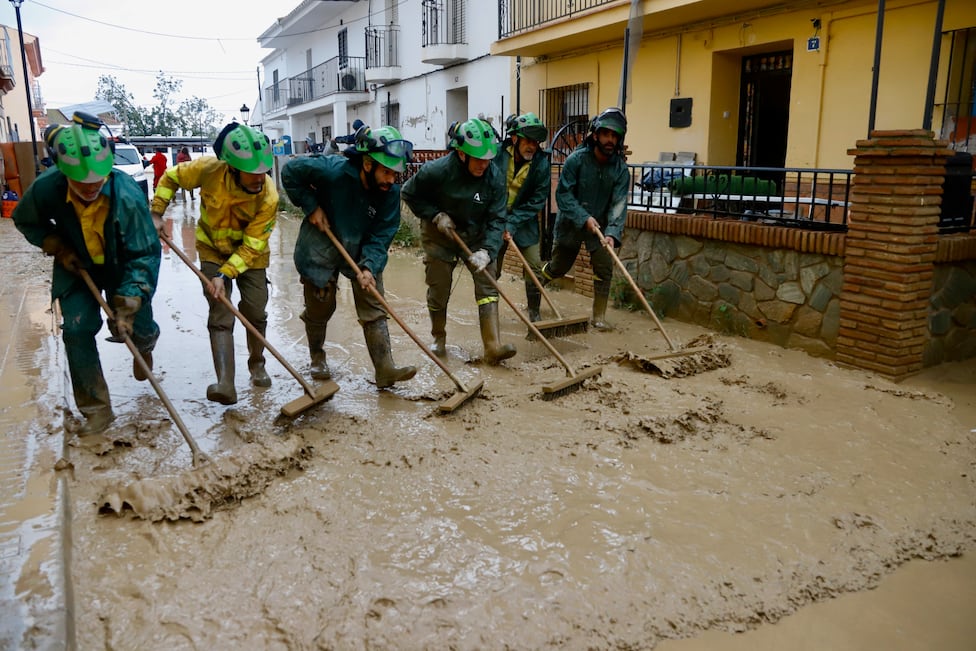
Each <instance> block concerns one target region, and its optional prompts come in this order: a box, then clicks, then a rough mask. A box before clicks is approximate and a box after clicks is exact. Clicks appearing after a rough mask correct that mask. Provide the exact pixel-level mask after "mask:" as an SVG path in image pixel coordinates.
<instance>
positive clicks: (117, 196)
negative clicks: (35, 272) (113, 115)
mask: <svg viewBox="0 0 976 651" xmlns="http://www.w3.org/2000/svg"><path fill="white" fill-rule="evenodd" d="M102 194H106V195H108V197H109V210H108V216H107V217H106V218H105V263H104V264H102V265H97V266H96V265H94V263H93V262H92V259H91V256H90V255H89V254H88V247H87V246H86V245H85V238H84V235H83V234H82V232H81V223H80V222H79V221H78V217H77V216H76V215H75V211H74V208H73V207H72V206H71V204H70V203H68V201H67V196H68V179H67V177H65V175H64V174H62V173H61V171H60V170H58V168H57V167H52V168H51V169H49V170H48V171H46V172H44V174H42V175H40V176H39V177H37V179H36V180H35V181H34V182H33V183H32V184H31V186H30V187H29V188H27V192H25V193H24V196H23V197H22V198H21V199H20V201H19V202H18V203H17V207H16V208H15V209H14V213H13V220H14V224H15V225H16V226H17V230H19V231H20V232H21V233H23V234H24V237H26V238H27V241H29V242H30V243H31V244H33V245H34V246H38V247H40V246H41V243H42V242H43V241H44V238H45V237H47V236H48V235H52V234H55V233H56V234H58V235H60V236H61V237H62V239H64V241H65V242H66V243H67V244H69V245H70V246H71V247H72V248H73V249H74V250H75V252H76V253H77V254H78V257H79V258H81V261H82V264H83V266H84V267H85V268H86V269H87V270H88V271H89V272H90V273H91V274H92V277H93V278H94V280H95V282H96V283H97V284H98V285H99V286H100V287H103V288H105V289H106V291H107V292H108V293H109V294H110V295H115V294H118V295H121V296H138V297H139V298H141V299H142V304H143V305H147V304H148V303H149V301H150V299H151V298H152V295H153V294H154V293H155V291H156V283H157V281H158V279H159V258H160V255H161V253H162V249H161V247H160V244H159V236H158V235H157V234H156V228H155V226H153V221H152V217H151V216H150V214H149V205H148V203H147V202H146V195H145V192H144V191H143V189H142V188H141V187H140V186H139V184H137V183H136V182H135V181H134V180H132V177H131V176H129V175H128V174H126V173H124V172H119V171H118V170H112V172H111V173H110V174H109V177H108V180H107V181H106V182H105V185H103V186H102ZM82 282H83V281H82V280H81V278H79V277H78V276H76V275H75V274H73V273H71V272H70V271H68V270H67V269H65V268H64V267H62V266H61V265H60V264H58V263H55V264H54V276H53V280H52V283H51V296H52V297H53V298H58V297H60V296H63V295H64V294H66V293H67V292H68V290H69V289H71V288H72V287H74V286H75V284H80V283H82Z"/></svg>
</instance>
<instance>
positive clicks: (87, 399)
mask: <svg viewBox="0 0 976 651" xmlns="http://www.w3.org/2000/svg"><path fill="white" fill-rule="evenodd" d="M92 277H93V278H95V279H96V282H97V278H98V272H97V271H93V272H92ZM109 294H111V292H109ZM58 300H59V302H60V304H61V315H62V318H63V323H62V324H61V338H62V340H63V341H64V351H65V355H66V357H67V358H68V373H69V374H70V376H71V390H72V393H73V394H74V399H75V404H76V405H77V406H78V411H80V412H81V413H82V415H84V416H85V418H86V419H87V420H88V421H89V423H88V424H91V426H92V427H90V428H88V429H91V430H92V432H87V431H85V429H86V428H84V427H83V428H82V433H94V431H96V430H99V429H101V428H103V427H104V426H105V425H107V424H108V423H109V422H111V420H112V418H114V414H113V413H112V401H111V398H110V396H109V392H108V385H107V384H106V383H105V376H104V374H103V373H102V363H101V359H100V358H99V355H98V346H97V344H96V343H95V336H96V335H97V334H98V331H99V330H101V328H102V312H101V307H100V306H99V304H98V302H97V301H96V300H95V297H94V296H92V294H91V291H90V290H89V289H88V286H87V285H85V284H84V283H83V282H82V281H81V280H80V279H79V280H78V282H77V283H75V284H74V285H73V286H72V287H71V288H70V289H69V290H68V291H67V292H65V293H64V294H62V295H61V296H60V297H59V299H58ZM108 300H109V303H110V304H111V296H109V298H108ZM157 339H159V326H158V325H156V322H155V321H154V320H153V314H152V303H151V302H148V301H147V302H146V303H145V304H144V305H143V306H142V308H141V309H140V310H139V311H138V312H136V316H135V320H134V322H133V325H132V343H134V344H135V346H136V348H137V349H138V350H139V352H140V353H141V354H142V355H143V356H144V357H145V356H147V355H149V356H151V354H152V351H153V348H155V346H156V340H157ZM88 424H86V427H87V425H88Z"/></svg>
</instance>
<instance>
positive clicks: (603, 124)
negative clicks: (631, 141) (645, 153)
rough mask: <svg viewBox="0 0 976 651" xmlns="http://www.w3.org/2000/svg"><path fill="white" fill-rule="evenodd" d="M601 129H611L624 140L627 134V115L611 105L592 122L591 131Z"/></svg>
mask: <svg viewBox="0 0 976 651" xmlns="http://www.w3.org/2000/svg"><path fill="white" fill-rule="evenodd" d="M600 129H610V130H611V131H613V132H614V133H616V134H617V135H618V136H620V139H621V140H623V138H624V136H626V135H627V116H626V115H624V112H623V111H622V110H620V109H619V108H617V107H616V106H611V107H610V108H608V109H606V110H605V111H603V112H602V113H600V115H598V116H596V117H595V118H593V121H592V122H590V132H591V133H596V132H597V131H598V130H600Z"/></svg>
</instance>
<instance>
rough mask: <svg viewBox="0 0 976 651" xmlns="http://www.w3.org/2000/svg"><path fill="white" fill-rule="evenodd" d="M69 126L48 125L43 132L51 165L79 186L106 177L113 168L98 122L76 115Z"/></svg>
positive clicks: (109, 146) (110, 150)
mask: <svg viewBox="0 0 976 651" xmlns="http://www.w3.org/2000/svg"><path fill="white" fill-rule="evenodd" d="M71 122H72V124H70V125H63V124H52V125H51V126H49V127H48V128H47V130H46V131H45V132H44V142H45V143H47V146H48V149H49V151H50V152H51V157H52V158H53V159H54V163H55V165H57V166H58V169H59V170H61V173H62V174H64V175H65V176H67V177H68V178H69V179H71V180H72V181H78V182H79V183H96V182H98V181H101V180H102V179H104V178H106V177H107V176H108V175H109V174H110V173H111V172H112V166H113V165H115V153H114V148H113V145H112V142H111V141H110V140H109V139H108V138H106V137H105V134H104V133H102V132H101V131H100V129H101V127H102V121H101V120H99V119H98V118H97V117H95V116H93V115H89V114H87V113H82V112H76V113H75V114H74V115H73V116H71Z"/></svg>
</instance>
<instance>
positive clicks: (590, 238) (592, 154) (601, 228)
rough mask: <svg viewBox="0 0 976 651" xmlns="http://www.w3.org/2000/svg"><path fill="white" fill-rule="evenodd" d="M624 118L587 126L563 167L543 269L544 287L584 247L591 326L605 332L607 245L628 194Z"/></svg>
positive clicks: (617, 237) (623, 215) (614, 237)
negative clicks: (550, 246) (589, 280)
mask: <svg viewBox="0 0 976 651" xmlns="http://www.w3.org/2000/svg"><path fill="white" fill-rule="evenodd" d="M626 135H627V117H626V116H625V115H624V113H623V111H621V110H620V109H618V108H608V109H606V110H605V111H603V112H602V113H600V114H599V115H597V116H596V117H595V118H593V119H592V120H591V121H590V127H589V130H588V133H587V135H586V138H585V139H584V140H583V142H582V143H581V144H580V146H579V147H577V148H576V150H575V151H573V153H572V154H570V155H569V157H568V158H567V159H566V162H565V164H563V170H562V173H561V174H560V175H559V183H558V184H557V185H556V207H557V208H558V210H559V213H558V215H557V216H556V224H555V227H554V233H553V251H552V259H551V260H550V261H549V262H547V263H546V265H545V266H544V267H543V268H542V278H543V281H544V282H550V281H552V280H554V279H556V278H561V277H562V276H564V275H566V273H568V272H569V270H570V269H572V268H573V264H574V263H575V262H576V256H578V255H579V250H580V246H581V245H583V246H585V247H586V250H587V251H588V252H589V254H590V266H591V267H592V268H593V313H592V316H591V318H590V323H591V325H592V326H593V327H594V328H595V329H597V330H607V329H609V327H610V326H609V325H607V322H606V314H607V301H608V299H609V297H610V281H611V280H612V279H613V257H612V256H611V255H610V253H609V252H608V251H607V250H606V248H604V246H603V243H602V242H601V241H600V239H599V236H598V235H597V233H600V232H602V233H603V236H604V238H606V242H607V243H608V244H610V245H611V246H613V247H614V248H616V247H619V246H620V241H621V238H622V237H623V232H624V224H625V222H626V220H627V190H628V186H629V184H630V173H629V172H628V170H627V162H626V161H625V160H624V157H623V151H624V136H626Z"/></svg>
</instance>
